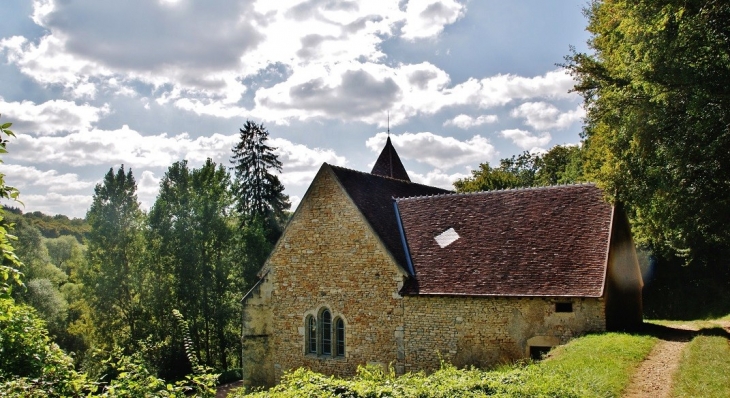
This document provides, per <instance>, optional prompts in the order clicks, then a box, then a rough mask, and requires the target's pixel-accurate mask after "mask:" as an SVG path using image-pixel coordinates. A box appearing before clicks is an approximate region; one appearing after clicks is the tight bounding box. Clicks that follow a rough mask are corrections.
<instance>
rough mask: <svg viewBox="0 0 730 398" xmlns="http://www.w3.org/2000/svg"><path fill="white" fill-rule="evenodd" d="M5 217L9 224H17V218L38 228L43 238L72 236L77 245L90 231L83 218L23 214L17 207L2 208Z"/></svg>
mask: <svg viewBox="0 0 730 398" xmlns="http://www.w3.org/2000/svg"><path fill="white" fill-rule="evenodd" d="M4 210H5V216H6V217H7V218H8V220H10V222H17V220H18V219H19V218H22V219H24V220H25V221H27V222H29V223H30V224H31V225H33V226H34V227H36V228H38V230H39V231H40V232H41V235H43V237H44V238H58V237H60V236H66V235H69V236H73V237H75V238H76V239H77V240H78V241H79V243H83V239H84V236H85V235H86V234H87V233H88V232H89V231H90V230H91V228H90V227H89V224H87V223H86V220H85V219H83V218H69V217H68V216H65V215H63V214H56V215H55V216H49V215H46V214H44V213H41V212H40V211H34V212H31V213H23V211H22V210H21V209H19V208H17V207H7V206H5V207H4Z"/></svg>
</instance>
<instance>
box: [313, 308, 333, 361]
mask: <svg viewBox="0 0 730 398" xmlns="http://www.w3.org/2000/svg"><path fill="white" fill-rule="evenodd" d="M317 332H318V335H319V347H320V348H319V354H320V355H332V313H331V312H330V310H329V309H328V308H324V309H322V311H320V313H319V328H318V330H317Z"/></svg>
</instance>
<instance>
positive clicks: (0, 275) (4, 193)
mask: <svg viewBox="0 0 730 398" xmlns="http://www.w3.org/2000/svg"><path fill="white" fill-rule="evenodd" d="M12 125H13V124H12V123H3V124H0V154H3V153H8V151H7V144H8V139H7V138H6V137H15V134H14V133H13V132H12V131H10V126H12ZM0 163H2V160H0ZM19 194H20V192H18V190H17V189H16V188H13V187H11V186H8V185H6V184H5V174H3V173H0V198H4V199H10V200H13V201H17V202H19V200H18V195H19ZM12 226H13V225H12V223H10V222H8V220H7V219H6V218H5V214H4V212H3V211H2V210H0V253H1V257H0V298H4V297H9V296H10V293H11V292H12V286H13V284H16V285H21V282H20V276H21V275H22V274H21V272H20V271H19V270H18V269H19V268H20V266H21V263H20V260H19V259H18V256H16V255H15V252H14V250H13V245H12V244H11V243H10V241H11V240H14V239H15V237H14V236H13V235H10V233H9V232H10V231H9V230H10V228H12Z"/></svg>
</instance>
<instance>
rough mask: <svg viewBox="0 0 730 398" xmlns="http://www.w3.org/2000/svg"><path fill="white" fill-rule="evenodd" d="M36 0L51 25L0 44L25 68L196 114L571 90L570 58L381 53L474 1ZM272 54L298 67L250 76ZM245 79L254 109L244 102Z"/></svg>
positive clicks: (431, 104)
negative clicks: (464, 60)
mask: <svg viewBox="0 0 730 398" xmlns="http://www.w3.org/2000/svg"><path fill="white" fill-rule="evenodd" d="M34 6H35V9H34V20H35V21H36V22H37V23H38V24H39V25H41V26H42V27H43V28H45V29H46V30H47V32H48V33H47V34H46V35H45V36H43V37H41V38H40V39H38V40H33V41H30V40H27V39H25V38H23V37H11V38H7V39H3V40H2V41H0V50H5V51H4V52H5V54H6V57H7V59H8V61H9V62H10V63H11V64H15V65H17V66H18V67H19V68H20V70H21V71H22V72H23V73H25V74H26V75H28V76H30V77H32V78H33V79H35V80H36V81H38V82H40V83H41V84H45V85H61V86H63V87H65V89H66V93H67V94H68V95H70V96H72V97H73V98H94V97H95V96H97V95H99V93H101V92H113V93H121V94H123V95H130V96H133V95H135V92H136V90H137V86H138V85H139V84H140V83H142V84H144V85H151V86H152V87H153V90H152V93H151V95H150V93H139V94H137V95H139V97H145V98H148V99H147V101H157V102H158V103H159V104H168V103H169V104H173V105H174V106H176V107H177V108H179V109H182V110H185V111H189V112H193V113H196V114H198V115H210V116H215V117H224V118H233V117H240V116H241V115H243V114H246V115H251V116H252V117H256V118H258V119H260V120H264V121H267V122H275V123H280V124H287V123H289V122H290V121H292V120H305V119H309V118H325V119H340V120H347V121H360V122H365V123H377V124H378V125H380V126H382V125H383V124H384V123H383V118H382V113H383V112H384V111H385V110H391V113H392V114H393V115H394V119H393V120H392V122H393V124H398V123H402V122H403V121H405V120H407V119H409V118H412V117H414V116H416V115H419V114H426V115H431V114H434V113H436V112H438V111H440V110H442V109H444V108H447V107H453V106H461V105H468V106H477V107H480V108H483V109H487V108H491V107H495V106H503V105H506V104H509V103H510V102H513V101H517V100H535V99H546V98H567V97H569V96H575V94H568V90H569V89H570V88H571V87H572V86H573V85H574V81H573V79H572V78H571V77H570V76H569V75H568V74H566V73H565V71H563V70H556V71H552V72H548V73H546V74H545V75H543V76H534V77H522V76H514V75H509V74H507V75H497V76H492V77H487V78H483V79H475V78H470V79H468V80H466V81H464V82H461V83H459V84H456V85H452V83H451V82H450V79H449V76H448V74H447V73H446V72H445V71H443V70H441V69H440V68H438V67H436V66H434V65H432V64H429V63H420V64H391V63H385V62H384V59H385V58H386V56H385V54H384V53H383V52H382V50H381V48H382V44H383V41H384V40H386V39H388V38H390V37H394V36H396V35H398V34H402V36H403V37H404V38H406V39H409V40H412V39H419V38H427V37H435V36H436V35H438V34H439V33H440V32H441V31H442V30H443V29H444V27H445V26H447V25H449V24H453V23H455V22H456V21H457V20H458V19H459V18H461V17H462V16H463V15H464V13H465V12H466V6H465V4H464V3H463V2H460V1H456V0H441V1H435V0H410V1H408V2H405V3H404V2H402V9H401V8H399V6H398V3H397V2H352V1H331V0H307V1H301V0H282V1H277V2H270V1H244V2H230V1H227V0H214V1H212V2H202V3H201V2H191V1H187V0H186V1H183V0H180V1H157V2H149V1H144V0H132V1H129V2H119V3H118V4H117V3H114V4H111V3H105V2H98V1H95V0H81V1H75V2H62V1H59V0H36V1H35V2H34ZM190 21H195V23H192V24H191V23H190ZM282 32H286V34H282ZM273 65H277V68H284V69H285V70H290V71H292V73H291V74H288V75H287V76H283V77H282V81H280V82H278V83H277V84H274V85H273V86H271V85H265V86H257V85H256V82H255V80H252V79H253V78H259V77H260V75H261V72H262V71H267V70H269V69H271V67H272V66H273ZM244 81H245V82H246V83H245V84H244ZM249 90H253V91H254V93H253V95H251V96H252V97H253V98H254V99H255V107H254V108H252V109H248V108H247V107H244V106H242V105H241V103H240V101H241V99H242V98H243V95H244V94H245V93H246V92H247V91H249ZM249 94H250V93H249Z"/></svg>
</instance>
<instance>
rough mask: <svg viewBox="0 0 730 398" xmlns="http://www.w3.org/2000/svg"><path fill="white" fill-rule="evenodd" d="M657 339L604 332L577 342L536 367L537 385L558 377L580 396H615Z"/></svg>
mask: <svg viewBox="0 0 730 398" xmlns="http://www.w3.org/2000/svg"><path fill="white" fill-rule="evenodd" d="M656 342H657V339H656V338H654V337H650V336H639V335H628V334H621V333H606V334H600V335H590V336H585V337H582V338H579V339H576V340H574V341H572V342H570V343H569V344H566V345H564V346H560V347H557V348H556V349H555V350H554V351H553V352H552V353H551V355H552V356H553V358H552V359H550V360H547V361H544V362H541V363H538V364H536V365H535V366H536V368H537V372H536V376H537V377H536V378H535V379H534V380H530V382H532V383H536V384H539V383H540V378H542V377H545V376H546V375H551V374H559V375H561V376H562V377H563V378H565V379H566V380H568V382H569V383H570V384H572V385H573V386H574V387H575V390H576V391H577V392H578V393H579V396H582V397H617V396H620V394H621V391H623V389H624V388H625V387H626V386H627V385H628V383H629V380H630V379H631V375H632V374H633V372H634V370H635V369H636V367H637V366H638V365H639V364H640V363H641V361H643V360H644V358H646V356H647V355H649V352H650V351H651V349H652V348H653V347H654V345H655V344H656Z"/></svg>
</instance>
